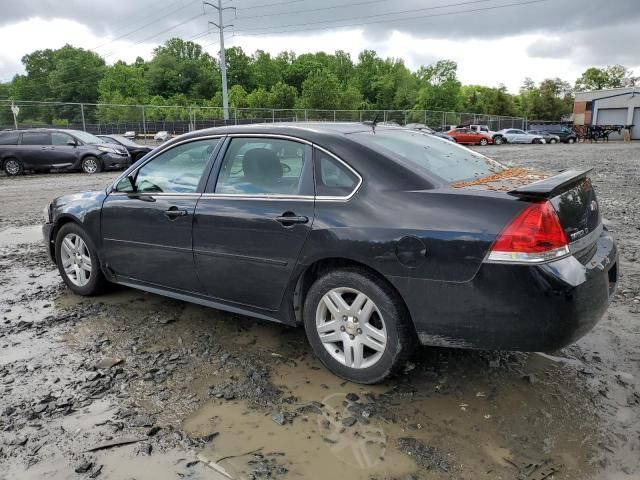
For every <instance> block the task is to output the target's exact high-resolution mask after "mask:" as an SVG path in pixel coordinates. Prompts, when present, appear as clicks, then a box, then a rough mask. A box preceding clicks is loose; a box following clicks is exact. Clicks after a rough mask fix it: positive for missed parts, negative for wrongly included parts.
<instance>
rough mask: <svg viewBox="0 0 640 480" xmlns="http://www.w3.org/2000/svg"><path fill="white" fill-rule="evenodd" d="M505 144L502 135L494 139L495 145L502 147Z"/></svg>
mask: <svg viewBox="0 0 640 480" xmlns="http://www.w3.org/2000/svg"><path fill="white" fill-rule="evenodd" d="M503 143H504V139H503V138H502V137H501V136H500V135H498V136H497V137H495V138H494V139H493V144H494V145H502V144H503Z"/></svg>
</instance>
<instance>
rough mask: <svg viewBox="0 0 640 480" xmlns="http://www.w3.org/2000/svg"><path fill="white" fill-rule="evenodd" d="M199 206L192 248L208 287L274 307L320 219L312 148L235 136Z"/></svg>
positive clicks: (227, 297) (218, 295)
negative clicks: (305, 243)
mask: <svg viewBox="0 0 640 480" xmlns="http://www.w3.org/2000/svg"><path fill="white" fill-rule="evenodd" d="M216 171H217V172H218V173H217V176H214V175H212V180H211V181H210V184H209V185H208V186H207V193H205V194H204V195H203V196H202V198H201V199H200V201H199V202H198V206H197V208H196V214H195V221H194V226H193V251H194V257H195V262H196V269H197V272H198V277H199V278H200V281H201V282H202V288H203V289H204V290H205V291H206V292H207V294H208V295H209V296H210V297H213V298H215V299H218V300H222V301H225V302H232V303H236V304H242V305H248V306H253V307H258V308H262V309H266V310H272V311H275V310H277V309H278V307H279V306H280V303H281V301H282V298H283V295H284V292H285V289H286V286H287V284H288V283H289V279H290V277H291V273H292V270H293V268H294V266H295V264H296V261H297V258H298V254H299V253H300V250H301V249H302V246H303V244H304V242H305V240H306V238H307V236H308V235H309V232H310V231H311V225H312V223H313V218H314V196H313V193H314V189H313V165H312V158H311V147H310V146H309V145H306V144H304V143H301V142H297V141H295V140H292V139H289V138H281V137H269V136H264V137H234V138H231V139H230V140H229V141H228V144H227V147H226V151H225V153H224V156H223V158H222V161H221V162H220V165H219V166H218V168H216Z"/></svg>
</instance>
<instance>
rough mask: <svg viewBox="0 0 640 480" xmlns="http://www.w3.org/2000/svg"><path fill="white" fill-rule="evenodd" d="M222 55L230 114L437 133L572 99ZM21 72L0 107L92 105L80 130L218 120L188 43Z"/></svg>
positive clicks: (2, 92) (433, 76)
mask: <svg viewBox="0 0 640 480" xmlns="http://www.w3.org/2000/svg"><path fill="white" fill-rule="evenodd" d="M225 53H226V64H227V78H228V85H229V106H230V107H231V108H252V109H260V108H277V109H293V108H308V109H322V110H333V109H339V110H355V109H370V110H382V109H385V110H407V111H409V113H408V114H406V116H405V118H407V119H408V120H409V121H428V122H431V123H438V122H439V121H440V120H439V119H440V118H441V114H434V115H435V116H434V117H433V118H431V117H430V116H429V115H425V114H424V112H419V111H420V110H434V111H464V112H469V113H477V114H493V115H517V116H526V117H528V118H530V119H544V120H559V119H562V118H565V117H567V116H568V115H569V114H570V112H571V109H572V104H573V89H572V88H571V86H570V85H569V84H568V83H567V82H565V81H562V80H561V79H559V78H553V79H545V80H543V81H542V82H540V83H539V84H536V83H535V82H533V81H532V80H531V79H525V81H524V84H523V86H522V88H521V89H520V92H519V93H518V94H517V95H513V94H510V93H509V92H507V90H506V88H505V87H504V86H502V85H501V86H499V87H497V88H496V87H486V86H481V85H462V83H461V82H460V80H459V79H458V76H457V64H456V62H454V61H451V60H446V59H443V60H439V61H437V62H434V63H432V64H430V65H426V66H421V67H420V68H418V69H417V70H416V71H411V70H410V69H409V68H407V66H406V65H405V64H404V62H403V61H402V60H401V59H396V58H381V57H379V56H378V54H377V53H376V52H375V51H373V50H365V51H363V52H361V53H360V54H359V55H358V58H357V60H356V61H354V60H353V59H352V58H351V56H350V55H349V54H348V53H346V52H345V51H341V50H339V51H336V52H334V53H333V54H330V53H325V52H316V53H305V54H301V55H296V54H295V53H293V52H281V53H280V54H278V55H276V56H272V55H271V54H269V53H267V52H265V51H262V50H258V51H256V52H255V53H254V54H253V55H248V54H247V53H245V52H244V51H243V50H242V48H240V47H233V48H228V49H227V50H226V52H225ZM22 62H23V64H24V67H25V71H26V73H25V74H24V75H16V76H15V77H14V78H13V80H12V81H11V82H10V83H7V84H0V99H2V98H5V99H7V98H8V99H11V98H13V99H16V100H31V101H53V102H56V101H59V102H83V103H99V104H100V105H98V106H97V107H95V108H93V107H92V108H85V117H86V120H87V121H88V122H91V121H93V120H99V121H105V122H122V121H135V120H138V121H140V120H141V119H142V108H141V107H140V105H146V107H145V111H144V114H145V118H146V119H148V120H156V121H164V120H169V119H171V120H177V119H184V120H187V119H189V117H190V112H191V116H192V117H193V109H192V108H190V107H194V106H200V107H201V106H205V107H210V108H209V109H202V110H199V111H198V112H197V115H198V116H199V117H198V118H199V119H201V120H202V119H213V118H220V116H221V112H222V109H221V106H222V93H221V86H220V77H221V74H220V68H219V64H218V60H217V58H214V57H212V56H211V55H209V54H208V53H207V52H205V51H204V50H203V48H202V46H201V45H199V44H197V43H194V42H191V41H185V40H182V39H179V38H172V39H170V40H168V41H167V42H165V43H164V44H163V45H161V46H158V47H157V48H156V49H155V50H154V52H153V57H152V58H151V59H150V60H149V61H145V60H144V59H142V58H137V59H136V60H135V62H133V63H132V64H127V63H125V62H122V61H118V62H116V63H114V64H113V65H111V66H107V65H105V62H104V60H103V59H102V58H101V57H99V56H98V55H97V54H95V53H93V52H91V51H87V50H83V49H79V48H74V47H72V46H70V45H65V46H64V47H62V48H60V49H57V50H53V49H44V50H36V51H34V52H32V53H30V54H28V55H25V56H24V57H23V58H22ZM638 80H639V79H638V77H634V76H633V72H631V71H629V70H628V69H626V68H625V67H623V66H620V65H612V66H608V67H605V68H589V69H587V70H586V71H585V72H584V73H583V74H582V76H581V77H580V78H579V79H578V80H577V82H576V85H575V88H576V90H577V91H582V90H590V89H595V88H611V87H619V86H627V85H633V84H635V83H637V82H638ZM105 104H110V105H105ZM114 104H119V105H114ZM21 108H22V110H21V113H20V120H23V119H32V120H29V121H30V122H40V123H45V124H50V123H52V122H54V121H55V122H79V121H80V109H79V107H78V106H58V105H37V106H35V105H34V106H31V105H24V104H23V106H22V107H21ZM249 115H251V113H249ZM256 115H258V114H257V113H256ZM256 118H259V117H256ZM343 118H346V117H343ZM452 118H453V117H452ZM25 121H26V120H25ZM12 122H13V118H12V116H11V114H10V111H9V110H8V108H4V109H2V110H0V123H1V124H2V125H10V124H11V123H12ZM61 124H63V123H61Z"/></svg>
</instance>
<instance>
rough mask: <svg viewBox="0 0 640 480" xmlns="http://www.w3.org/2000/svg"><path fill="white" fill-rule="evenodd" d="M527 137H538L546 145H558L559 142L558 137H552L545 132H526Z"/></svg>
mask: <svg viewBox="0 0 640 480" xmlns="http://www.w3.org/2000/svg"><path fill="white" fill-rule="evenodd" d="M527 133H528V134H529V135H539V136H541V137H542V138H544V141H545V142H546V143H558V142H559V141H560V137H559V136H558V135H553V134H551V133H549V132H547V131H545V130H527Z"/></svg>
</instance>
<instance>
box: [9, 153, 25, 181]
mask: <svg viewBox="0 0 640 480" xmlns="http://www.w3.org/2000/svg"><path fill="white" fill-rule="evenodd" d="M4 171H5V172H6V174H7V175H9V176H10V177H15V176H16V175H22V173H23V172H24V166H23V165H22V162H21V161H20V160H18V159H17V158H10V159H8V160H7V161H5V162H4Z"/></svg>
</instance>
